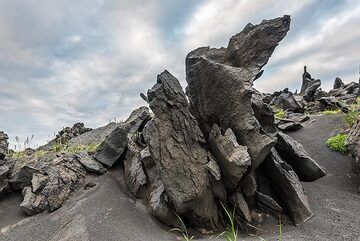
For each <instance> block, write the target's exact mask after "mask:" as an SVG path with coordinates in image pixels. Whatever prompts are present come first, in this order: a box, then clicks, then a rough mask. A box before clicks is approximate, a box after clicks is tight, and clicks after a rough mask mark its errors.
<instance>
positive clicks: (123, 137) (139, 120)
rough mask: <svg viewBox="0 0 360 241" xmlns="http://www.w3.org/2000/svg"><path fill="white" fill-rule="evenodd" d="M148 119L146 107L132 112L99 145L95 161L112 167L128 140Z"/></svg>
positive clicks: (148, 114)
mask: <svg viewBox="0 0 360 241" xmlns="http://www.w3.org/2000/svg"><path fill="white" fill-rule="evenodd" d="M149 119H150V113H149V109H148V108H147V107H140V108H139V109H136V110H134V111H133V112H132V113H131V115H130V117H129V118H128V119H127V120H126V121H125V122H124V123H122V124H121V125H119V126H118V127H116V129H115V130H113V131H112V132H111V133H110V134H109V136H108V137H107V138H106V139H105V140H104V141H103V142H102V143H101V144H100V146H99V147H98V148H97V151H96V153H95V156H94V157H95V159H96V160H98V161H99V162H101V163H102V164H104V165H106V166H108V167H111V166H113V165H114V164H115V162H116V161H118V160H119V159H120V157H121V155H122V154H123V153H124V151H125V149H126V146H127V143H128V139H131V137H132V136H133V135H135V134H136V133H137V132H138V131H139V129H141V128H142V127H143V126H144V124H145V123H146V122H147V121H148V120H149Z"/></svg>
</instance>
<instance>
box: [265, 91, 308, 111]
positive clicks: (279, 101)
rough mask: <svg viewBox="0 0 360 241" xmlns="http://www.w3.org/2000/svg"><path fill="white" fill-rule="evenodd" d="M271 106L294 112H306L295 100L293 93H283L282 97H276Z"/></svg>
mask: <svg viewBox="0 0 360 241" xmlns="http://www.w3.org/2000/svg"><path fill="white" fill-rule="evenodd" d="M270 105H274V106H276V107H278V108H281V109H283V110H288V111H292V112H300V113H302V112H304V110H303V107H302V105H301V104H300V103H299V102H298V101H297V100H296V99H295V97H294V95H293V94H292V93H291V92H283V93H281V94H280V95H278V96H275V97H274V98H273V99H272V101H271V103H270Z"/></svg>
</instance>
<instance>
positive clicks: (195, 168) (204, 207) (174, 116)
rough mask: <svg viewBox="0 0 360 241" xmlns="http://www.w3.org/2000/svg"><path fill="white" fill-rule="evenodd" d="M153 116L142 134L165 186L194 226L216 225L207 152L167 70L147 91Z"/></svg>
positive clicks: (175, 82) (192, 118)
mask: <svg viewBox="0 0 360 241" xmlns="http://www.w3.org/2000/svg"><path fill="white" fill-rule="evenodd" d="M147 96H148V100H149V106H150V108H151V110H152V111H153V113H154V117H153V119H152V120H151V121H149V122H148V123H147V125H146V126H145V129H144V137H145V141H146V143H147V145H148V146H149V150H150V153H151V156H152V157H153V159H154V161H155V164H156V168H157V170H158V172H159V176H160V178H161V180H162V182H163V185H164V189H165V191H166V193H167V195H168V197H169V199H170V201H171V202H172V203H173V205H174V207H175V209H176V211H177V212H178V214H184V215H186V216H187V217H188V219H189V220H191V221H190V222H191V223H192V224H193V225H194V226H196V227H205V228H210V229H212V228H215V227H216V226H217V225H218V212H217V205H216V203H215V200H214V197H213V194H212V190H211V186H210V182H209V176H208V169H207V163H208V162H209V160H208V152H207V150H206V149H205V148H204V146H205V145H206V142H205V139H204V137H203V135H202V133H201V131H200V128H199V127H198V124H197V121H196V120H195V118H194V117H193V116H192V115H191V114H190V112H189V111H188V102H187V98H186V96H185V93H184V92H183V90H182V88H181V85H180V83H179V81H178V80H177V79H176V78H175V77H174V76H172V75H171V74H170V73H169V72H168V71H164V72H163V73H161V74H160V75H158V78H157V83H156V84H155V85H154V86H153V88H152V89H150V90H148V93H147Z"/></svg>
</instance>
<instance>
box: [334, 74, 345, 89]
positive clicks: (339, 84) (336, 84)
mask: <svg viewBox="0 0 360 241" xmlns="http://www.w3.org/2000/svg"><path fill="white" fill-rule="evenodd" d="M343 86H344V82H342V80H341V79H340V78H339V77H336V78H335V81H334V87H333V89H334V90H335V89H340V88H342V87H343Z"/></svg>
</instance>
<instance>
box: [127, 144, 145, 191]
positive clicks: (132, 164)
mask: <svg viewBox="0 0 360 241" xmlns="http://www.w3.org/2000/svg"><path fill="white" fill-rule="evenodd" d="M140 152H141V147H139V146H138V145H137V144H136V143H135V142H134V141H133V140H129V141H128V145H127V152H126V158H125V160H124V173H125V183H126V186H127V187H128V189H129V190H130V192H131V193H132V194H133V195H134V196H135V197H138V198H140V197H142V195H144V192H143V189H144V188H145V185H146V183H147V180H146V174H145V171H144V169H143V163H142V162H141V157H140Z"/></svg>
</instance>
